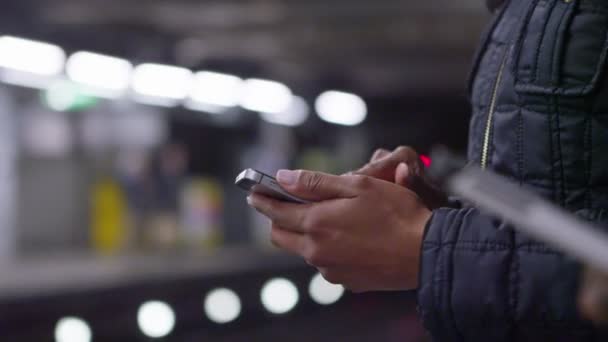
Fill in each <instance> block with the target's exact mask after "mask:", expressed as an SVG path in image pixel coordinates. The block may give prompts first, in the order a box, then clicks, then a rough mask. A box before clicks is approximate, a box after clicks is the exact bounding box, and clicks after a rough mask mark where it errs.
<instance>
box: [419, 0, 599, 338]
mask: <svg viewBox="0 0 608 342" xmlns="http://www.w3.org/2000/svg"><path fill="white" fill-rule="evenodd" d="M607 51H608V0H510V1H505V3H504V4H503V5H502V6H501V7H500V8H499V9H498V10H497V11H496V14H495V19H494V21H493V23H492V25H491V26H490V27H489V29H488V32H487V34H486V35H485V37H484V38H483V41H482V45H481V48H480V49H479V52H478V57H477V58H476V62H475V67H474V69H473V77H472V80H471V87H470V88H471V103H472V107H473V115H472V119H471V130H470V141H469V151H468V154H469V161H470V162H472V163H476V164H478V165H480V166H481V167H482V168H487V169H491V170H494V171H496V172H498V173H500V174H503V175H505V176H507V177H509V178H511V179H513V180H514V181H516V182H518V183H519V184H521V186H524V187H527V188H530V189H532V190H534V191H536V192H537V193H539V194H541V195H542V196H544V197H546V198H548V199H550V200H552V201H554V202H555V203H558V204H559V205H561V206H563V207H565V208H566V209H568V210H569V211H571V212H573V213H576V214H577V215H579V216H581V217H583V218H585V219H587V220H591V221H596V222H597V223H599V225H600V226H608V225H606V223H608V213H607V211H606V208H608V83H607V82H606V79H607V78H608V74H607V73H606V72H604V71H605V70H606V69H607V68H608V65H607V63H606V62H607V61H606V59H607ZM580 272H581V268H580V267H579V265H577V263H575V262H574V261H573V260H571V259H569V258H568V257H566V256H564V255H562V254H560V253H558V252H556V251H554V250H552V249H550V248H548V247H546V246H544V245H543V244H541V243H539V242H536V241H533V240H531V239H529V238H527V237H526V236H523V235H521V234H519V233H517V232H515V231H514V230H512V229H511V228H510V227H508V226H505V224H503V223H502V222H500V221H499V220H495V219H493V218H491V217H489V216H486V215H484V214H482V213H480V212H479V211H478V210H476V209H475V208H470V207H463V208H459V209H455V208H441V209H438V210H436V211H435V212H434V213H433V216H432V219H431V221H430V222H429V224H428V226H427V230H426V233H425V239H424V242H423V251H422V260H421V274H420V288H419V290H418V303H419V311H420V314H421V318H422V320H423V322H424V324H425V327H426V328H427V329H428V330H429V331H430V332H431V334H432V336H433V337H434V339H435V340H438V341H608V337H607V336H606V335H604V333H602V332H600V331H598V330H596V329H594V328H593V327H592V326H591V325H590V324H589V323H588V322H585V321H583V320H582V319H581V318H580V317H579V315H578V313H577V308H576V296H577V286H578V282H579V277H580Z"/></svg>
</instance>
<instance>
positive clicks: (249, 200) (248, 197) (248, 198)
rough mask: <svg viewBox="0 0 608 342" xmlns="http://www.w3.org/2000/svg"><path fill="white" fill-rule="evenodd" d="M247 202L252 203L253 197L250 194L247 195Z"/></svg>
mask: <svg viewBox="0 0 608 342" xmlns="http://www.w3.org/2000/svg"><path fill="white" fill-rule="evenodd" d="M247 204H249V205H250V206H252V205H253V198H251V195H249V196H247Z"/></svg>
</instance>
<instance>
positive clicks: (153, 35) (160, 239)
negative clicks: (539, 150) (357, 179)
mask: <svg viewBox="0 0 608 342" xmlns="http://www.w3.org/2000/svg"><path fill="white" fill-rule="evenodd" d="M488 18H489V15H488V13H487V10H486V8H485V5H484V3H483V1H481V0H459V1H454V0H432V1H411V0H306V1H302V0H299V1H297V0H172V1H163V0H4V1H2V3H1V4H0V218H1V221H0V222H1V225H0V274H1V276H0V336H1V339H2V340H6V341H59V342H66V341H70V342H81V341H82V342H84V341H149V340H164V341H202V340H211V341H216V340H217V341H270V340H289V341H300V340H301V341H304V340H317V341H332V340H335V339H340V340H342V339H345V340H349V341H370V340H373V341H425V340H426V337H425V334H424V332H423V330H422V328H421V326H420V324H419V323H418V321H417V317H416V307H415V295H414V293H382V294H365V295H354V294H351V293H348V292H344V290H343V289H342V288H341V287H339V286H335V285H331V284H329V283H327V282H325V281H324V280H323V279H322V278H321V277H319V276H318V275H317V274H316V272H315V270H314V269H312V268H310V267H308V266H307V265H306V264H305V263H303V262H302V261H300V260H298V259H295V258H293V257H290V256H287V255H284V254H282V253H281V252H279V251H277V250H275V249H273V248H272V247H271V246H270V244H269V239H268V232H269V225H268V222H267V221H266V220H265V219H263V218H261V217H260V216H259V215H257V214H255V213H254V212H253V211H252V210H250V209H249V208H248V207H247V206H246V202H245V194H244V193H243V192H242V191H240V190H239V189H238V188H236V187H235V186H234V185H233V182H234V179H235V176H236V175H237V174H238V173H239V171H241V170H242V169H244V168H248V167H251V168H256V169H259V170H261V171H265V172H267V173H270V174H274V172H275V171H276V170H277V169H279V168H306V169H313V170H321V171H327V172H333V173H340V172H344V171H348V170H352V169H354V168H357V167H359V166H361V165H362V164H363V163H365V161H366V160H367V159H368V158H369V156H370V155H371V153H372V152H373V151H374V150H375V148H378V147H385V148H394V147H396V146H398V145H411V146H413V147H415V148H416V149H417V150H418V151H419V152H420V153H422V154H425V153H427V152H428V151H429V149H430V148H431V146H433V145H435V144H444V145H447V146H449V147H450V148H452V149H453V150H456V151H462V152H464V150H465V147H466V135H467V129H468V114H469V108H468V104H467V101H466V89H465V88H466V87H465V86H466V77H467V73H468V70H469V67H470V61H471V59H472V54H473V51H474V48H475V45H476V42H477V40H478V37H479V35H480V32H481V30H482V28H483V26H484V24H485V23H486V22H487V20H488Z"/></svg>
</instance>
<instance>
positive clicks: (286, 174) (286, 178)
mask: <svg viewBox="0 0 608 342" xmlns="http://www.w3.org/2000/svg"><path fill="white" fill-rule="evenodd" d="M297 178H298V174H297V172H296V171H291V170H279V172H277V180H278V181H279V183H281V184H285V185H293V184H295V183H296V180H297Z"/></svg>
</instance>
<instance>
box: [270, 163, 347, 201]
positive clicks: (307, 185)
mask: <svg viewBox="0 0 608 342" xmlns="http://www.w3.org/2000/svg"><path fill="white" fill-rule="evenodd" d="M352 178H353V177H350V176H343V177H341V176H334V175H330V174H326V173H322V172H314V171H304V170H297V171H292V170H279V172H277V181H278V182H279V184H280V185H281V186H282V187H283V188H284V189H285V190H286V191H287V192H289V193H290V194H292V195H294V196H298V197H301V198H303V199H306V200H309V201H324V200H329V199H334V198H350V197H355V196H356V195H357V194H356V192H355V189H354V187H353V186H352V184H351V182H352Z"/></svg>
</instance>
